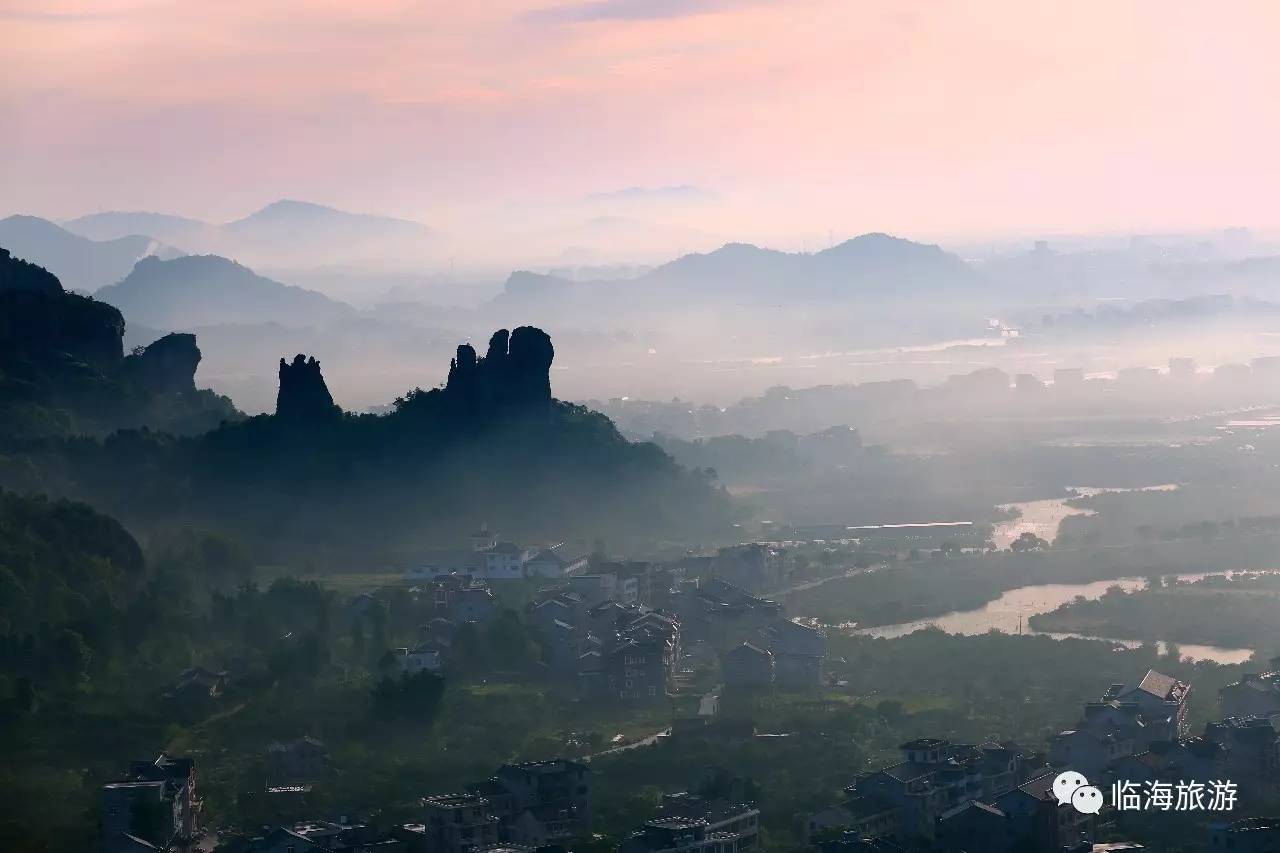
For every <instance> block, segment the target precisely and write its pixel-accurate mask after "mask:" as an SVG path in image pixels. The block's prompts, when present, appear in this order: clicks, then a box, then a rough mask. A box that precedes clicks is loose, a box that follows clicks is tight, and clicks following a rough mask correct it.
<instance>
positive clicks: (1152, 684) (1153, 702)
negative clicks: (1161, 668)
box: [1103, 669, 1191, 740]
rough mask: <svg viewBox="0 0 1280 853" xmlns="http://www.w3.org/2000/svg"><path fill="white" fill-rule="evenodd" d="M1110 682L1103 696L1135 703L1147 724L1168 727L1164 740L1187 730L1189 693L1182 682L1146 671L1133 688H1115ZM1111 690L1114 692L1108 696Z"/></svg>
mask: <svg viewBox="0 0 1280 853" xmlns="http://www.w3.org/2000/svg"><path fill="white" fill-rule="evenodd" d="M1116 687H1117V685H1112V690H1111V691H1108V695H1107V696H1104V697H1103V698H1104V701H1106V700H1107V699H1115V700H1116V701H1117V702H1121V703H1124V702H1134V703H1137V706H1138V710H1139V711H1140V712H1141V713H1142V715H1143V717H1144V718H1145V719H1146V720H1147V721H1148V726H1149V727H1154V726H1156V725H1162V726H1163V727H1164V728H1166V729H1167V730H1168V737H1167V738H1166V739H1167V740H1172V739H1174V738H1180V737H1183V736H1184V735H1186V733H1187V697H1188V696H1190V694H1191V685H1190V684H1189V683H1187V682H1184V681H1179V680H1178V679H1176V678H1174V677H1172V676H1169V675H1164V674H1163V673H1159V672H1156V671H1155V670H1154V669H1151V670H1148V671H1147V674H1146V675H1145V676H1143V678H1142V681H1140V682H1138V685H1137V686H1136V687H1132V688H1129V689H1124V688H1123V687H1121V688H1120V689H1119V690H1118V691H1116ZM1113 691H1114V695H1111V694H1112V692H1113Z"/></svg>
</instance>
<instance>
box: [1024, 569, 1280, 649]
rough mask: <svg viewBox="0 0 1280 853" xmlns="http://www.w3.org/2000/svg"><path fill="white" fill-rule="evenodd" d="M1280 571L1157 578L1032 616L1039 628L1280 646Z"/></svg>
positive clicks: (1239, 645)
mask: <svg viewBox="0 0 1280 853" xmlns="http://www.w3.org/2000/svg"><path fill="white" fill-rule="evenodd" d="M1278 607H1280V575H1277V574H1272V573H1260V572H1250V573H1243V574H1237V575H1233V576H1227V575H1210V576H1209V577H1206V578H1204V579H1202V580H1198V581H1196V582H1194V583H1182V582H1178V581H1176V580H1175V579H1173V578H1170V579H1168V582H1167V583H1166V582H1165V580H1163V579H1161V578H1160V577H1158V576H1157V577H1155V578H1153V580H1152V583H1151V584H1150V586H1148V587H1147V588H1146V589H1140V590H1135V591H1132V592H1126V591H1125V590H1123V589H1121V588H1119V587H1112V588H1111V589H1109V590H1107V592H1106V594H1104V595H1103V596H1102V597H1101V598H1098V599H1096V600H1093V601H1088V600H1085V599H1083V598H1077V599H1076V600H1074V601H1072V602H1069V603H1067V604H1064V605H1062V606H1061V607H1059V608H1057V609H1056V610H1054V611H1052V612H1050V613H1043V614H1038V615H1035V616H1032V617H1031V620H1030V624H1031V627H1032V628H1034V629H1035V630H1037V631H1057V632H1070V633H1077V634H1091V635H1101V636H1107V637H1119V638H1122V639H1133V640H1169V641H1173V642H1178V643H1198V644H1204V645H1213V646H1226V647H1231V648H1251V649H1261V650H1262V651H1264V652H1266V651H1269V650H1280V623H1277V620H1276V611H1277V608H1278Z"/></svg>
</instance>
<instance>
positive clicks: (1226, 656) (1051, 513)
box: [857, 485, 1253, 664]
mask: <svg viewBox="0 0 1280 853" xmlns="http://www.w3.org/2000/svg"><path fill="white" fill-rule="evenodd" d="M1149 488H1150V489H1153V490H1155V489H1159V490H1166V489H1173V488H1177V487H1176V486H1173V485H1161V486H1151V487H1149ZM1073 491H1075V492H1076V493H1077V495H1091V494H1099V493H1100V492H1103V491H1109V490H1106V489H1086V488H1077V489H1074V490H1073ZM1116 491H1119V490H1116ZM1068 500H1071V498H1053V499H1049V500H1039V501H1027V502H1025V503H1018V504H1009V505H1008V506H1007V507H1006V508H1008V509H1015V510H1018V511H1019V513H1020V514H1019V516H1018V517H1017V518H1014V519H1010V520H1009V521H1006V522H1002V523H1001V524H999V525H997V526H996V528H995V531H994V533H993V536H992V539H993V540H994V541H995V544H996V546H997V547H1000V548H1007V547H1009V543H1011V542H1013V541H1014V540H1015V539H1017V538H1018V537H1019V536H1021V535H1022V534H1023V533H1024V532H1027V531H1030V532H1032V533H1034V534H1035V535H1036V536H1039V537H1040V538H1042V539H1047V540H1049V541H1052V540H1053V539H1054V538H1055V537H1056V536H1057V534H1058V526H1059V525H1060V524H1061V523H1062V520H1063V519H1064V518H1067V517H1068V516H1071V515H1081V514H1087V513H1088V512H1089V510H1083V509H1077V508H1075V507H1071V506H1068V505H1067V501H1068ZM1210 574H1223V572H1201V573H1198V574H1183V575H1177V578H1178V580H1180V581H1186V582H1192V581H1197V580H1200V579H1201V578H1203V577H1206V576H1207V575H1210ZM1145 585H1146V580H1145V579H1144V578H1137V577H1129V578H1117V579H1114V580H1103V581H1094V582H1092V583H1072V584H1059V583H1051V584H1035V585H1032V586H1022V587H1018V588H1016V589H1011V590H1007V591H1006V592H1005V593H1004V594H1003V595H1001V596H1000V597H999V598H997V599H996V600H995V601H990V602H988V603H987V604H986V605H985V606H983V607H979V608H977V609H976V610H953V611H952V612H950V613H945V614H943V615H941V616H935V617H933V618H931V619H918V620H916V621H914V622H900V623H898V624H895V625H881V626H879V627H875V628H863V629H860V630H858V631H857V633H860V634H867V635H870V636H873V637H902V636H905V635H907V634H910V633H912V632H913V631H919V630H920V629H922V628H927V627H936V628H941V629H942V630H943V631H946V632H948V633H951V634H985V633H987V632H988V631H1001V632H1004V633H1007V634H1018V633H1022V634H1040V633H1043V634H1046V635H1047V636H1051V637H1058V638H1065V637H1082V636H1083V635H1079V634H1054V633H1048V632H1040V631H1032V630H1030V629H1029V628H1027V627H1026V623H1027V620H1028V619H1029V618H1030V617H1031V616H1033V615H1035V614H1037V613H1048V612H1050V611H1052V610H1056V609H1057V608H1058V607H1059V606H1060V605H1063V604H1066V603H1067V602H1069V601H1072V600H1073V599H1075V598H1076V597H1077V596H1084V597H1085V598H1087V599H1091V600H1092V599H1096V598H1101V597H1102V595H1103V593H1105V592H1106V591H1107V590H1108V589H1110V588H1111V587H1113V586H1119V587H1122V588H1124V589H1125V590H1126V591H1132V590H1135V589H1141V588H1142V587H1143V586H1145ZM1085 639H1100V640H1107V641H1108V642H1113V643H1120V644H1121V645H1125V646H1130V647H1136V646H1138V645H1141V643H1139V642H1138V641H1135V640H1123V639H1117V638H1114V637H1086V638H1085ZM1161 648H1162V650H1163V648H1164V643H1161ZM1178 648H1179V649H1180V650H1181V652H1182V654H1183V656H1185V657H1191V658H1194V659H1196V660H1212V661H1217V662H1218V663H1224V664H1233V663H1243V662H1245V661H1247V660H1248V659H1249V657H1250V655H1252V654H1253V650H1252V649H1228V648H1221V647H1218V646H1201V645H1184V644H1179V645H1178Z"/></svg>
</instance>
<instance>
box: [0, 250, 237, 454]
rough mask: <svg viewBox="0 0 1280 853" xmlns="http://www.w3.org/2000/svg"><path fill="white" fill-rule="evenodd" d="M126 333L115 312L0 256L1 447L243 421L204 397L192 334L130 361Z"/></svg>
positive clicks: (219, 401)
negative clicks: (39, 439) (48, 438)
mask: <svg viewBox="0 0 1280 853" xmlns="http://www.w3.org/2000/svg"><path fill="white" fill-rule="evenodd" d="M157 263H159V262H158V261H157ZM124 326H125V323H124V317H123V316H122V315H121V313H120V311H119V310H118V309H116V308H115V307H113V306H111V305H108V304H107V303H105V302H100V301H98V300H96V299H92V298H90V297H87V296H81V295H79V294H75V293H67V292H65V291H64V290H63V289H62V285H61V284H59V282H58V280H57V278H56V277H54V276H53V275H52V274H51V273H49V272H48V271H47V270H44V269H41V268H40V267H38V266H35V265H34V264H30V263H27V262H25V261H22V260H18V259H16V258H13V257H11V256H10V254H9V252H8V250H6V249H0V422H2V423H3V424H4V428H3V429H2V430H0V439H13V438H30V437H36V436H43V435H50V434H52V435H61V434H73V433H103V432H109V431H111V430H113V429H118V428H122V427H133V426H142V425H147V426H152V427H156V428H159V429H166V430H170V431H173V432H196V431H201V430H206V429H210V428H212V427H214V426H216V425H217V424H218V423H220V422H221V421H222V420H224V419H226V418H234V417H237V416H238V413H237V412H236V411H235V408H234V407H233V406H232V405H231V401H229V400H227V399H226V398H225V397H219V396H217V395H216V394H213V393H211V392H209V391H197V390H196V387H195V381H194V380H195V372H196V367H197V365H199V363H200V350H199V349H198V348H197V347H196V341H195V337H194V336H193V335H167V336H165V337H163V338H161V339H159V340H158V341H155V342H154V343H152V344H151V345H150V346H148V347H144V348H138V349H137V350H135V351H134V352H133V353H131V354H130V355H128V356H125V355H124V352H123V348H122V345H121V339H122V337H123V335H124Z"/></svg>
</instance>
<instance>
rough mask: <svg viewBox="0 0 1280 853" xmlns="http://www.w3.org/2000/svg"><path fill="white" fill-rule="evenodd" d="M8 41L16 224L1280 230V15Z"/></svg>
mask: <svg viewBox="0 0 1280 853" xmlns="http://www.w3.org/2000/svg"><path fill="white" fill-rule="evenodd" d="M0 38H3V43H4V45H5V48H4V50H3V51H0V215H2V214H7V213H11V212H26V213H33V214H37V215H43V216H49V217H53V218H63V217H71V216H75V215H78V214H82V213H87V212H94V211H99V210H110V209H125V210H158V211H165V212H173V213H178V214H183V215H189V216H195V217H200V218H207V219H211V220H215V221H223V220H227V219H232V218H236V217H239V216H242V215H244V214H246V213H248V212H250V211H252V210H253V209H255V208H257V207H260V206H262V205H263V204H266V203H268V202H270V201H272V200H274V199H278V198H282V197H283V198H299V199H306V200H309V201H315V202H319V203H323V204H331V205H334V206H338V207H342V208H345V209H350V210H357V211H362V212H373V213H384V214H389V215H396V216H404V217H407V218H413V219H417V220H419V221H423V222H426V223H427V224H430V225H433V226H435V227H439V228H441V229H443V230H445V231H451V232H453V233H463V232H465V233H466V234H468V235H469V236H470V239H471V240H472V241H473V244H474V246H475V247H476V249H475V250H476V251H483V246H484V243H485V241H486V240H490V239H493V237H494V234H496V233H498V232H500V231H501V230H502V229H503V228H508V229H511V228H523V229H525V231H526V233H531V234H536V233H538V228H539V227H541V226H542V223H550V222H555V223H557V226H556V227H560V225H564V226H565V227H568V225H569V224H572V223H575V222H577V223H580V224H581V225H582V227H584V228H585V227H590V228H596V229H599V230H603V231H608V230H609V229H617V230H626V229H627V228H628V227H629V225H628V223H631V222H643V223H645V225H646V227H650V226H652V227H656V228H660V229H666V230H665V231H663V232H662V233H664V234H665V235H666V236H665V237H664V238H663V239H666V240H668V241H670V242H672V243H678V242H681V241H686V240H687V241H693V242H697V241H698V240H700V239H703V240H707V241H710V240H720V239H742V240H750V241H754V242H761V243H767V244H771V245H778V246H783V247H791V246H796V244H798V243H800V242H801V241H806V242H807V241H810V240H818V241H822V240H826V239H828V237H829V236H834V237H835V238H843V237H846V236H852V235H854V234H857V233H862V232H865V231H889V232H892V233H897V234H902V235H904V236H912V237H929V236H937V235H954V236H959V235H964V236H974V237H976V236H982V235H988V234H989V235H1001V234H1036V233H1039V232H1101V231H1117V230H1118V231H1126V232H1127V231H1152V230H1167V229H1192V228H1215V227H1226V226H1238V225H1246V226H1252V227H1255V228H1262V229H1265V228H1269V227H1275V226H1277V225H1280V207H1277V206H1276V205H1275V204H1274V199H1275V198H1276V197H1277V196H1278V195H1280V165H1277V152H1280V111H1277V110H1275V109H1274V93H1275V92H1277V91H1280V63H1277V62H1276V61H1275V60H1274V52H1275V45H1276V44H1280V4H1276V3H1274V2H1247V0H1242V2H1231V3H1219V4H1206V3H1169V2H1167V0H1162V2H1146V1H1145V0H1131V2H1120V3H1117V2H1114V0H1107V2H1096V1H1095V0H1076V1H1075V2H1071V3H1063V2H1060V0H1055V1H1054V2H1038V0H973V2H966V3H937V2H912V0H892V2H879V0H784V1H783V2H769V0H528V2H519V1H518V0H473V1H472V2H457V0H447V2H411V0H359V2H328V1H327V0H216V2H212V1H211V2H194V1H193V0H181V2H176V1H175V0H0ZM548 227H550V226H548ZM548 233H549V232H548ZM549 239H550V238H549ZM555 239H557V240H567V239H569V238H568V237H564V236H563V235H562V234H559V233H558V232H557V235H556V237H555Z"/></svg>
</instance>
